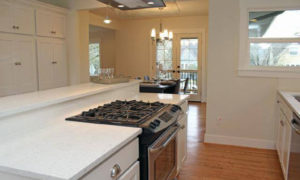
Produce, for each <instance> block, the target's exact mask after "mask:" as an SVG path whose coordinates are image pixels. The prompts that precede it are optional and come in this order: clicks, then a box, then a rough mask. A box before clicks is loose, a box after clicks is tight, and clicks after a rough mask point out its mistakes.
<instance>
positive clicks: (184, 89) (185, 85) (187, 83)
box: [183, 78, 190, 94]
mask: <svg viewBox="0 0 300 180" xmlns="http://www.w3.org/2000/svg"><path fill="white" fill-rule="evenodd" d="M189 80H190V78H186V79H185V82H184V87H183V93H184V94H186V93H187V88H188V85H189Z"/></svg>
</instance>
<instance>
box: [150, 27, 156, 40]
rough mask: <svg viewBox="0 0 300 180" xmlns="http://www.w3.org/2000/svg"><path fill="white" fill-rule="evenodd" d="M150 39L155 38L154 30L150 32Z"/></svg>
mask: <svg viewBox="0 0 300 180" xmlns="http://www.w3.org/2000/svg"><path fill="white" fill-rule="evenodd" d="M151 37H152V38H155V37H156V31H155V29H154V28H153V29H152V30H151Z"/></svg>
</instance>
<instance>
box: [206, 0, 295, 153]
mask: <svg viewBox="0 0 300 180" xmlns="http://www.w3.org/2000/svg"><path fill="white" fill-rule="evenodd" d="M241 2H242V4H241V7H242V8H251V7H266V6H270V5H272V6H274V7H276V6H277V7H280V6H285V5H286V4H290V5H292V6H296V5H300V1H299V0H241ZM239 17H240V3H239V0H226V1H224V0H210V4H209V42H208V60H207V63H208V69H207V73H208V82H207V86H208V89H207V91H208V94H207V123H206V126H207V127H206V135H205V141H206V142H212V143H223V144H231V145H241V146H250V147H259V148H274V125H275V124H274V123H275V122H274V119H275V116H274V112H275V106H276V104H275V101H276V91H277V89H278V88H279V89H288V90H300V80H299V79H277V78H254V77H239V76H238V75H237V69H238V60H239V59H238V58H239V56H238V55H239V30H240V23H239V21H240V19H239ZM218 119H221V120H218Z"/></svg>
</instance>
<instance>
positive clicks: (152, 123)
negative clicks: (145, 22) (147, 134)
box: [149, 122, 157, 129]
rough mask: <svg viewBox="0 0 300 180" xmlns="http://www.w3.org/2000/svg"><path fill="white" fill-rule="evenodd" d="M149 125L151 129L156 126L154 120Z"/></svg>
mask: <svg viewBox="0 0 300 180" xmlns="http://www.w3.org/2000/svg"><path fill="white" fill-rule="evenodd" d="M149 126H150V128H151V129H155V128H156V127H157V126H156V124H155V123H154V122H151V123H150V125H149Z"/></svg>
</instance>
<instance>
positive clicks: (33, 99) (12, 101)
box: [0, 80, 140, 118]
mask: <svg viewBox="0 0 300 180" xmlns="http://www.w3.org/2000/svg"><path fill="white" fill-rule="evenodd" d="M139 83H140V81H139V80H130V81H129V82H127V83H119V84H110V85H104V84H96V83H85V84H78V85H72V86H66V87H61V88H55V89H49V90H43V91H36V92H32V93H26V94H19V95H12V96H6V97H1V98H0V118H2V117H5V116H9V115H13V114H16V113H21V112H25V111H30V110H34V109H37V108H43V107H46V106H51V105H53V104H57V103H62V102H66V101H71V100H74V99H78V98H82V97H85V96H90V95H94V94H98V93H102V92H107V91H112V90H118V89H120V88H124V87H127V86H131V85H134V84H139Z"/></svg>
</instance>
